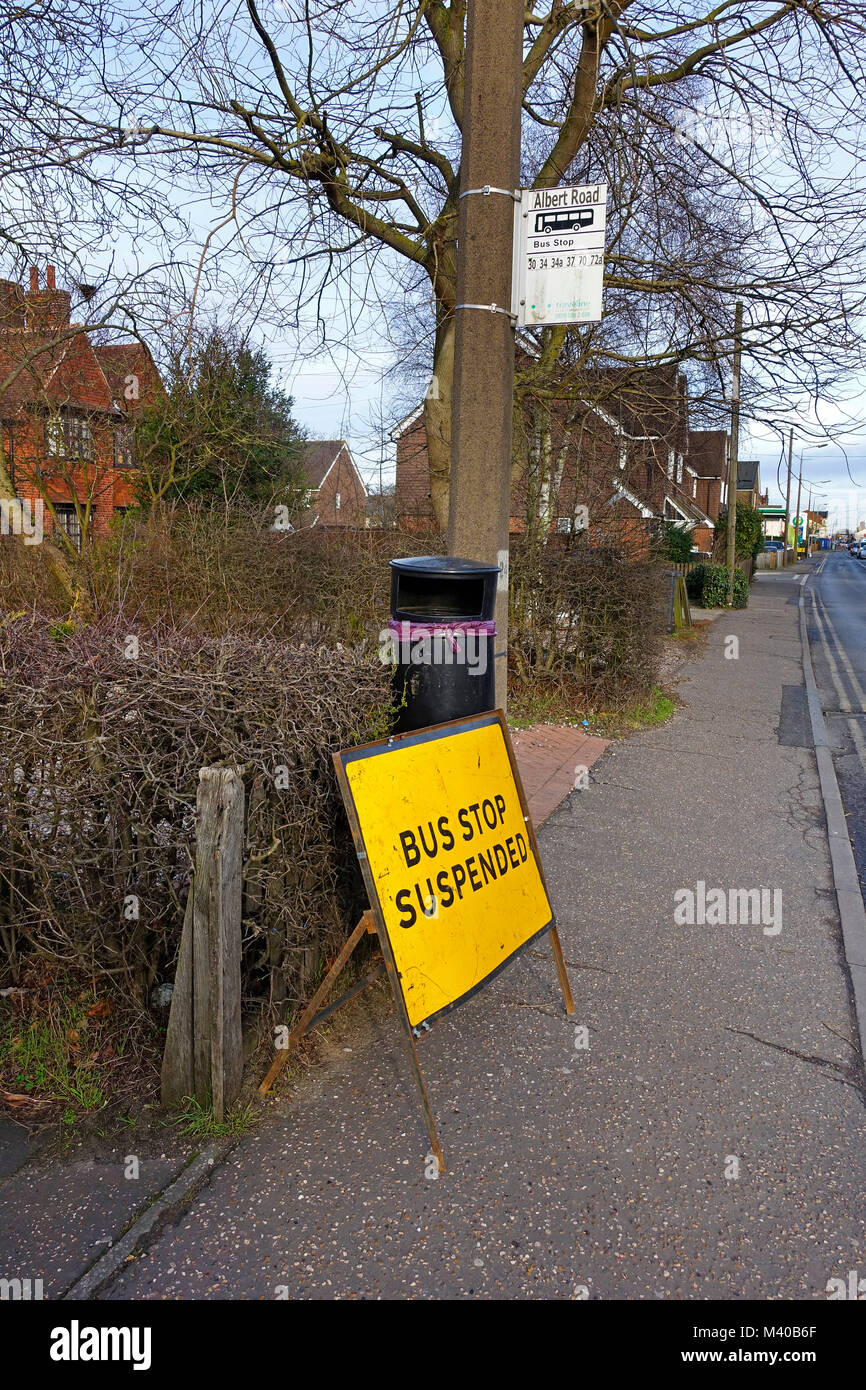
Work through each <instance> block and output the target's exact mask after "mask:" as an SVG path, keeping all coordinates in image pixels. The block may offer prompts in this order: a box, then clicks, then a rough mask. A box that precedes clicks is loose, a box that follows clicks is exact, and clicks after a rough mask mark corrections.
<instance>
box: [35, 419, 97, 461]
mask: <svg viewBox="0 0 866 1390" xmlns="http://www.w3.org/2000/svg"><path fill="white" fill-rule="evenodd" d="M45 445H46V448H47V450H48V453H49V454H50V455H51V457H52V458H72V459H90V458H93V436H92V434H91V432H90V421H89V420H88V418H87V416H86V415H64V416H57V415H55V416H53V417H52V418H51V419H50V420H49V421H48V422H47V423H46V426H45Z"/></svg>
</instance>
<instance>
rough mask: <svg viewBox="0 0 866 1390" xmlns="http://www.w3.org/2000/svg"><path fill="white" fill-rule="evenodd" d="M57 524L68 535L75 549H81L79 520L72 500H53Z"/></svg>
mask: <svg viewBox="0 0 866 1390" xmlns="http://www.w3.org/2000/svg"><path fill="white" fill-rule="evenodd" d="M54 510H55V512H56V513H57V525H58V526H59V527H60V530H61V531H63V532H65V534H66V535H67V536H68V537H69V539H70V540H71V542H72V544H73V545H74V546H75V549H76V550H80V549H81V521H80V520H79V516H78V512H77V511H76V510H75V504H74V503H73V502H55V504H54Z"/></svg>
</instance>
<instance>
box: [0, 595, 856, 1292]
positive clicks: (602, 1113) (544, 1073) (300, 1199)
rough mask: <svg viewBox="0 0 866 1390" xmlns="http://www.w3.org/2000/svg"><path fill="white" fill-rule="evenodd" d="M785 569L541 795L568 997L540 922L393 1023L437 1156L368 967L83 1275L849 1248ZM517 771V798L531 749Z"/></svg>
mask: <svg viewBox="0 0 866 1390" xmlns="http://www.w3.org/2000/svg"><path fill="white" fill-rule="evenodd" d="M801 595H802V587H801V585H800V584H799V582H798V575H797V574H794V573H787V572H786V573H782V574H776V573H775V572H768V573H767V574H762V575H760V576H759V577H758V579H757V580H756V582H755V584H754V585H753V588H752V595H751V600H750V604H749V607H748V609H746V610H745V611H742V612H734V613H730V614H725V615H724V616H722V617H721V618H720V619H717V620H716V621H715V622H713V623H712V624H711V625H709V627H708V629H707V637H706V651H705V653H704V655H703V656H702V657H701V658H700V659H698V660H696V661H693V662H690V663H689V664H688V665H686V666H685V667H684V668H683V671H682V673H681V677H680V681H679V686H678V693H679V695H680V697H681V699H682V706H681V708H680V709H679V710H678V711H677V713H676V714H675V716H674V717H673V719H672V720H671V721H670V722H669V723H668V724H666V725H664V726H662V727H660V728H656V729H653V730H649V731H647V732H645V733H642V734H639V735H636V736H633V737H632V738H630V739H628V740H627V741H625V742H621V743H615V744H613V745H612V746H610V747H609V748H608V749H607V751H606V752H605V753H604V755H603V756H602V757H600V758H599V759H598V760H597V761H596V762H595V763H594V765H593V766H592V769H591V773H590V775H589V779H588V786H585V789H583V790H576V791H572V792H571V794H570V795H569V796H568V797H567V799H566V800H565V801H563V802H562V803H561V804H560V805H559V807H558V809H556V810H554V811H553V812H552V814H550V815H549V817H548V819H547V820H546V821H545V823H544V825H543V827H542V829H541V832H540V834H539V843H540V848H541V853H542V857H543V861H544V865H545V872H546V876H547V881H548V885H549V888H550V890H551V894H552V897H553V900H554V904H555V907H556V910H557V916H558V921H559V929H560V934H561V937H562V941H563V948H564V952H565V957H566V960H567V962H568V966H569V973H570V977H571V983H572V988H573V991H574V995H575V1000H576V1004H577V1012H576V1014H575V1015H574V1016H572V1017H568V1016H567V1015H566V1014H565V1012H564V1009H563V1006H562V1000H561V996H560V994H559V991H558V987H557V980H556V973H555V970H554V968H553V962H552V959H551V954H550V948H549V946H548V945H547V943H546V942H544V941H543V942H542V943H541V944H540V945H539V946H538V949H533V950H532V951H527V952H526V953H524V954H523V955H522V956H521V957H519V958H518V959H516V960H515V961H514V962H512V963H511V965H509V966H508V967H507V969H506V970H504V971H503V972H502V973H501V974H499V975H498V976H497V977H496V978H495V980H493V981H492V982H491V984H490V985H489V986H487V987H486V988H485V989H483V990H482V991H480V992H479V993H478V994H476V995H475V996H474V997H473V998H471V999H470V1000H469V1001H468V1002H467V1003H466V1004H464V1005H463V1006H461V1007H460V1008H459V1009H456V1010H454V1011H453V1012H452V1013H451V1014H449V1015H447V1016H446V1017H445V1018H443V1019H441V1020H440V1021H439V1022H438V1023H437V1024H436V1025H435V1026H434V1029H433V1032H432V1034H430V1035H429V1036H425V1037H424V1038H422V1039H421V1040H420V1041H419V1053H420V1060H421V1066H422V1069H423V1072H424V1076H425V1080H426V1084H427V1088H428V1092H429V1094H430V1099H431V1102H432V1106H433V1109H434V1112H435V1113H436V1115H437V1118H438V1124H439V1133H440V1138H441V1140H442V1143H443V1147H444V1150H445V1156H446V1161H447V1165H448V1166H447V1171H446V1173H444V1174H443V1175H441V1176H436V1168H435V1164H433V1163H431V1162H430V1158H429V1155H428V1152H427V1139H426V1135H425V1132H424V1127H423V1121H422V1117H421V1113H420V1110H419V1107H418V1104H417V1101H416V1096H415V1092H414V1087H413V1082H412V1077H411V1073H410V1070H409V1066H408V1061H407V1056H406V1052H405V1047H404V1043H403V1039H402V1035H401V1033H400V1030H399V1027H398V1024H397V1020H396V1016H395V1014H394V1012H393V1010H390V1009H387V1008H385V1007H383V1002H384V995H381V994H376V992H375V991H373V992H371V994H369V995H367V996H359V997H358V999H359V1001H360V1002H359V1003H358V1006H357V1008H354V1009H352V1010H351V1011H347V1015H348V1016H347V1017H346V1018H345V1019H344V1020H343V1022H341V1023H336V1024H335V1027H334V1031H333V1033H332V1034H331V1035H330V1046H329V1055H330V1060H329V1061H328V1062H327V1063H326V1064H324V1065H322V1066H321V1067H319V1068H316V1069H314V1070H313V1071H312V1072H311V1073H310V1074H309V1076H308V1078H307V1080H305V1081H304V1082H303V1083H302V1084H301V1085H300V1086H298V1087H297V1088H296V1089H295V1090H294V1091H292V1092H291V1094H290V1095H288V1096H285V1095H278V1096H276V1097H275V1098H274V1099H272V1100H269V1101H268V1102H266V1104H267V1107H268V1113H267V1115H266V1117H265V1118H264V1119H263V1121H262V1123H261V1124H260V1125H259V1127H258V1128H257V1130H256V1131H255V1132H254V1133H252V1134H251V1135H249V1136H248V1137H246V1138H245V1139H243V1140H241V1141H240V1142H239V1143H237V1144H236V1145H235V1146H234V1148H233V1149H232V1150H231V1152H229V1153H228V1154H227V1155H225V1156H223V1158H222V1161H221V1162H218V1163H214V1164H213V1165H212V1166H211V1167H210V1169H209V1171H210V1178H209V1180H207V1181H205V1182H204V1184H203V1185H202V1184H198V1185H197V1186H196V1188H195V1190H194V1193H193V1195H192V1197H191V1200H189V1201H188V1202H187V1203H185V1204H183V1205H181V1206H179V1207H177V1208H176V1209H174V1210H173V1211H172V1212H171V1213H170V1219H167V1220H165V1221H161V1222H157V1223H156V1225H155V1227H154V1229H153V1230H152V1231H151V1232H150V1233H149V1234H148V1236H147V1237H146V1238H143V1239H142V1241H141V1242H140V1243H139V1244H138V1245H137V1246H136V1242H135V1240H133V1241H132V1242H131V1246H132V1251H134V1250H135V1249H136V1248H137V1250H138V1253H137V1254H133V1253H129V1254H127V1253H125V1255H124V1259H123V1263H122V1264H121V1265H120V1266H118V1268H117V1272H116V1273H115V1274H113V1276H112V1277H111V1278H109V1279H108V1281H107V1282H105V1283H103V1285H102V1288H101V1292H98V1293H97V1296H98V1297H101V1298H102V1299H104V1300H108V1301H113V1300H123V1299H160V1300H163V1299H168V1300H172V1299H181V1298H183V1299H190V1298H193V1299H271V1298H280V1297H286V1296H288V1297H290V1298H301V1299H334V1298H340V1299H390V1298H420V1299H439V1298H448V1299H463V1298H482V1299H497V1298H505V1299H537V1298H542V1299H548V1298H549V1299H563V1300H571V1299H579V1300H582V1299H584V1298H591V1299H598V1298H601V1299H629V1300H632V1299H638V1300H640V1299H645V1300H665V1299H672V1300H680V1299H739V1298H758V1299H769V1300H776V1299H824V1298H825V1297H826V1285H827V1281H828V1280H829V1279H831V1278H844V1279H847V1277H848V1273H849V1271H850V1270H852V1269H855V1270H859V1272H860V1275H861V1276H862V1275H866V1235H864V1225H863V1219H862V1192H863V1190H864V1182H866V1142H864V1140H866V1115H864V1105H863V1099H864V1075H863V1062H862V1056H861V1054H860V1050H859V1046H858V1041H857V1039H858V1034H857V1027H856V1020H855V1017H854V1013H853V1007H852V991H851V981H850V974H849V971H848V967H847V963H846V959H845V954H844V943H843V939H842V933H841V927H840V920H839V915H838V911H837V903H836V894H835V891H834V880H833V877H832V873H831V860H830V854H829V849H828V840H827V834H826V822H825V814H824V804H823V800H822V796H821V791H820V786H819V779H818V770H817V764H816V756H815V749H814V748H813V747H811V746H810V744H809V739H808V725H807V723H806V722H805V720H804V719H803V718H802V714H803V708H804V705H803V701H802V700H800V701H799V702H798V701H797V699H796V698H794V697H791V696H790V695H788V696H785V695H784V692H785V691H786V690H790V689H792V688H793V689H798V688H799V689H800V690H801V691H802V689H803V663H802V653H801V644H800V630H799V622H800V619H799V615H800V605H799V600H800V597H801ZM695 616H696V617H700V616H701V615H700V613H699V612H698V613H696V615H695ZM734 638H735V639H736V641H735V642H734V641H732V639H734ZM539 751H540V750H539V749H536V752H539ZM548 751H549V750H548ZM572 756H574V750H573V749H569V751H568V754H567V757H568V758H571V757H572ZM575 761H576V762H581V761H582V762H583V763H586V759H585V758H583V759H581V758H579V757H577V758H576V759H575ZM521 766H522V767H523V763H521ZM565 766H567V763H566V757H565V756H563V758H562V759H561V760H560V770H561V769H562V768H564V767H565ZM527 775H528V774H527ZM537 775H538V785H537V786H534V788H533V792H532V795H537V794H538V792H539V791H542V790H543V788H544V786H545V783H546V782H549V781H550V780H551V777H554V776H556V773H555V772H553V773H551V775H550V776H549V777H547V778H543V777H542V772H541V770H539V771H538V774H537ZM701 885H704V889H703V893H704V896H706V895H707V894H709V892H710V890H711V889H712V888H722V889H724V890H725V892H726V893H727V892H728V891H729V890H730V889H735V890H749V889H753V888H764V889H766V890H768V893H769V895H770V896H769V899H768V902H773V903H774V904H775V903H776V900H775V899H774V898H773V895H774V894H775V893H776V892H777V891H778V892H779V893H780V894H781V905H780V906H781V918H780V917H779V913H778V912H777V911H776V907H775V905H774V907H773V911H772V913H770V912H769V909H768V913H767V915H766V918H765V920H764V921H762V922H744V923H743V924H740V925H706V924H703V923H701V922H700V921H696V922H695V923H694V924H689V923H688V921H685V922H683V921H677V920H676V918H675V905H676V904H677V903H678V902H679V903H680V904H682V902H683V900H684V897H685V896H686V894H687V890H688V891H693V892H694V895H695V900H696V901H700V900H701V892H702V890H701ZM682 915H683V914H682V912H680V914H679V916H680V917H682ZM780 920H781V930H777V926H778V924H779V921H780ZM353 1002H354V1001H353ZM334 1017H335V1019H337V1020H339V1019H340V1018H341V1015H339V1014H338V1015H335V1016H334ZM340 1030H342V1031H340ZM26 1172H27V1170H22V1171H21V1172H19V1173H18V1174H16V1175H15V1176H14V1177H13V1178H11V1179H9V1180H8V1182H9V1183H13V1184H14V1183H18V1182H21V1181H22V1180H23V1177H24V1175H25V1174H26ZM7 1187H8V1183H7ZM6 1190H7V1189H6V1188H4V1189H3V1190H2V1191H3V1193H4V1194H5V1192H6ZM0 1249H2V1251H3V1253H4V1258H3V1264H4V1266H6V1265H7V1263H8V1261H7V1258H6V1250H7V1246H6V1243H5V1240H4V1239H3V1238H0ZM26 1257H27V1252H26V1251H25V1250H24V1249H23V1248H21V1247H20V1246H19V1247H17V1258H18V1260H19V1263H20V1261H22V1260H24V1259H25V1258H26ZM35 1263H36V1261H35V1260H32V1261H31V1265H34V1264H35ZM31 1265H28V1267H27V1268H25V1269H19V1270H18V1271H17V1272H19V1273H21V1274H30V1275H31V1276H32V1277H36V1276H38V1274H39V1269H38V1268H35V1267H32V1268H31ZM89 1292H92V1289H91V1290H89ZM46 1293H47V1290H46ZM74 1296H75V1295H74V1294H73V1297H74Z"/></svg>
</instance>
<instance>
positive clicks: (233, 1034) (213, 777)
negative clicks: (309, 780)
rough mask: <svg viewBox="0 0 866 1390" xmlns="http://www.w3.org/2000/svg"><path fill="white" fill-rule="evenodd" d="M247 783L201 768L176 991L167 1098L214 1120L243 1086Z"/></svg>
mask: <svg viewBox="0 0 866 1390" xmlns="http://www.w3.org/2000/svg"><path fill="white" fill-rule="evenodd" d="M243 844H244V787H243V781H242V779H241V777H240V775H239V773H237V772H236V771H235V770H234V769H233V768H230V767H204V768H202V769H201V771H200V773H199V788H198V798H197V805H196V857H195V875H194V879H193V884H192V887H191V889H190V897H189V901H188V902H187V910H186V914H185V917H184V926H183V936H182V939H181V949H180V958H179V961H178V971H177V978H176V980H175V989H174V993H173V995H172V1002H171V1014H170V1015H169V1021H168V1034H167V1036H166V1047H165V1055H164V1058H163V1066H162V1100H163V1104H165V1105H172V1104H177V1103H178V1101H180V1100H182V1099H183V1097H184V1096H188V1095H191V1096H195V1098H196V1100H198V1101H199V1102H200V1104H202V1105H207V1104H212V1106H213V1112H214V1116H215V1117H216V1119H217V1120H223V1119H224V1118H225V1113H226V1110H227V1109H228V1108H229V1106H230V1105H231V1104H232V1102H233V1101H234V1100H235V1099H236V1097H237V1095H238V1093H239V1091H240V1087H241V1074H242V1070H243V1053H242V1043H241V905H242V874H243Z"/></svg>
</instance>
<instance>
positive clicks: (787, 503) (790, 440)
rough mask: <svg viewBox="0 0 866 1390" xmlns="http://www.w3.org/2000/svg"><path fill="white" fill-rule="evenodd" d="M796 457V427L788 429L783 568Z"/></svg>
mask: <svg viewBox="0 0 866 1390" xmlns="http://www.w3.org/2000/svg"><path fill="white" fill-rule="evenodd" d="M793 457H794V427H793V425H792V426H791V428H790V429H789V431H788V487H787V489H786V492H785V533H784V535H783V537H782V540H783V542H784V544H783V546H782V568H783V569H784V567H785V565H787V563H788V527H789V525H790V524H791V460H792V459H793Z"/></svg>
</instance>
